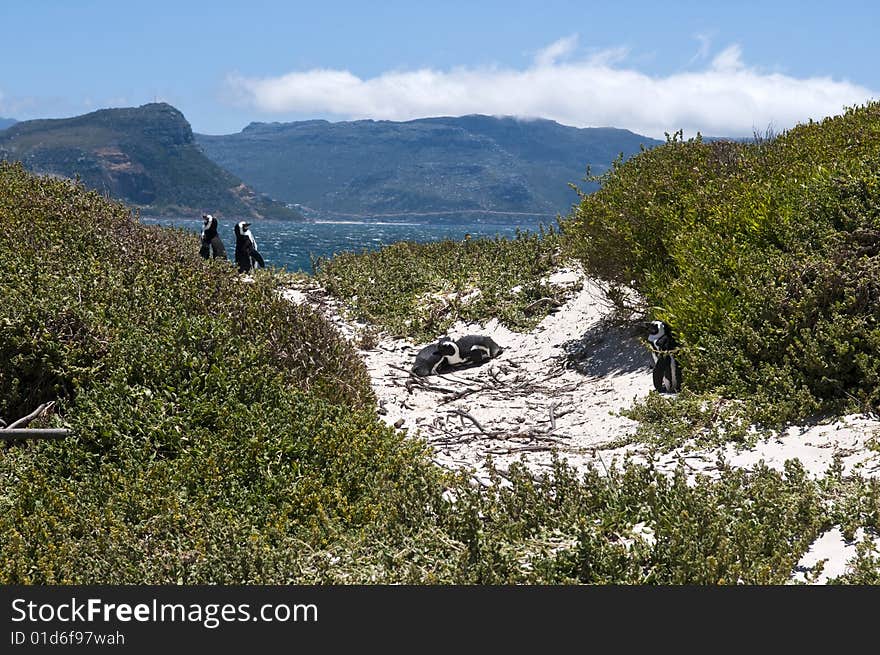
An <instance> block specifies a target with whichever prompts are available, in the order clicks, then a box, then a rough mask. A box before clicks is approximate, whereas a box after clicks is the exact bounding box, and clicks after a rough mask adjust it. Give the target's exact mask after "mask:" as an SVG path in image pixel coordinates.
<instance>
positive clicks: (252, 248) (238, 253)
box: [235, 221, 266, 273]
mask: <svg viewBox="0 0 880 655" xmlns="http://www.w3.org/2000/svg"><path fill="white" fill-rule="evenodd" d="M250 227H251V224H250V223H248V222H247V221H239V222H238V223H236V224H235V263H236V264H238V272H239V273H248V272H250V270H251V269H252V268H253V267H254V264H259V265H260V268H266V263H265V262H264V261H263V256H262V255H261V254H260V253H259V251H258V250H257V240H256V239H254V235H253V234H251V231H250Z"/></svg>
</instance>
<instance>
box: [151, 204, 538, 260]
mask: <svg viewBox="0 0 880 655" xmlns="http://www.w3.org/2000/svg"><path fill="white" fill-rule="evenodd" d="M141 222H142V223H144V224H147V225H164V226H168V227H177V228H183V229H186V230H191V231H192V232H195V233H200V232H201V231H202V219H201V217H195V218H190V217H187V218H141ZM219 223H220V226H219V234H220V238H221V239H222V240H223V245H224V246H225V247H226V254H227V255H228V257H229V259H230V260H231V259H233V257H234V254H235V233H234V232H233V227H234V225H235V223H236V221H235V220H228V221H224V220H221V221H219ZM542 224H543V225H544V227H545V228H547V227H549V226H551V225H552V226H553V227H555V226H556V220H555V219H553V218H550V217H546V218H541V219H539V218H537V217H534V218H533V217H526V218H525V219H524V218H523V217H522V216H504V215H493V216H492V217H491V218H482V217H480V218H479V219H478V220H470V221H448V220H446V221H433V222H432V221H430V220H427V219H426V220H400V221H398V220H391V221H389V220H379V219H377V220H370V219H364V220H357V221H349V220H315V221H310V222H294V221H270V220H257V221H253V222H252V223H251V232H252V233H253V235H254V238H255V239H256V240H257V247H258V248H259V250H260V254H261V255H263V259H264V260H265V261H266V266H274V267H276V268H284V269H286V270H288V271H291V272H294V271H303V272H306V273H313V272H314V271H313V270H312V263H311V262H312V260H311V258H313V257H314V258H318V257H331V256H333V255H334V254H337V253H341V252H362V251H364V250H376V249H378V248H381V247H382V246H385V245H388V244H390V243H394V242H395V241H418V242H426V241H440V240H442V239H463V238H464V236H465V234H470V235H471V237H472V238H477V237H495V236H506V237H512V236H514V235H515V234H516V231H517V229H519V230H521V231H530V232H536V231H538V229H539V226H540V225H542Z"/></svg>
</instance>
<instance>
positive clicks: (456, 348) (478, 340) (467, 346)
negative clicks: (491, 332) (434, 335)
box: [437, 334, 504, 366]
mask: <svg viewBox="0 0 880 655" xmlns="http://www.w3.org/2000/svg"><path fill="white" fill-rule="evenodd" d="M503 351H504V349H503V348H502V347H501V346H499V345H498V344H497V343H495V341H493V340H492V337H485V336H482V335H479V334H469V335H467V336H464V337H461V338H460V339H456V340H454V341H453V340H452V339H450V338H448V337H443V338H442V339H440V341H439V342H438V343H437V352H439V353H440V354H441V355H443V356H445V357H446V362H447V363H448V364H450V365H451V366H454V365H456V364H462V363H469V364H482V363H483V362H484V361H486V360H488V359H492V358H493V357H497V356H498V355H500V354H501V353H502V352H503Z"/></svg>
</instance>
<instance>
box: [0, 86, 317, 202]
mask: <svg viewBox="0 0 880 655" xmlns="http://www.w3.org/2000/svg"><path fill="white" fill-rule="evenodd" d="M0 159H8V160H11V161H21V162H22V163H23V164H24V165H25V166H26V167H27V168H28V169H29V170H31V171H33V172H36V173H42V174H49V175H55V176H62V177H68V178H75V177H79V179H81V180H82V182H83V183H84V184H86V185H87V186H88V187H90V188H92V189H95V190H97V191H99V192H101V193H105V194H108V195H109V196H111V197H113V198H115V199H118V200H122V201H124V202H126V203H129V204H131V205H134V206H137V207H140V208H141V209H142V213H144V214H145V215H169V216H181V215H187V214H199V213H201V212H205V211H207V212H211V213H214V214H217V215H220V216H242V217H249V218H264V217H265V218H289V219H297V218H301V216H300V215H299V214H298V213H297V212H295V211H293V210H291V209H289V208H288V207H286V206H285V205H284V204H283V203H279V202H275V201H273V200H271V199H270V198H268V197H266V196H263V195H259V194H257V193H256V192H254V190H253V189H251V188H250V187H248V186H247V185H246V184H244V183H242V181H241V180H239V179H238V178H236V177H235V176H234V175H232V174H230V173H229V172H227V171H225V170H223V169H222V168H220V167H219V166H218V165H217V164H215V163H213V162H212V161H210V160H209V159H208V158H206V157H205V156H204V154H202V152H201V151H200V150H199V148H198V146H197V145H196V143H195V141H194V139H193V134H192V129H191V128H190V125H189V123H188V122H187V121H186V119H185V118H184V117H183V115H182V114H181V113H180V112H179V111H177V110H176V109H175V108H174V107H171V106H170V105H167V104H165V103H153V104H148V105H143V106H141V107H137V108H126V109H102V110H100V111H96V112H93V113H90V114H85V115H83V116H77V117H75V118H65V119H52V120H34V121H24V122H21V123H16V124H14V125H12V126H10V127H9V128H7V129H6V130H3V131H2V132H0Z"/></svg>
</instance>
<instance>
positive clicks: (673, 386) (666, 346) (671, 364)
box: [648, 321, 681, 393]
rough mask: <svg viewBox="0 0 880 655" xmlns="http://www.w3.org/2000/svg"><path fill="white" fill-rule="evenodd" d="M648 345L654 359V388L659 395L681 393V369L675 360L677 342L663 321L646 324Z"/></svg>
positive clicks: (670, 329)
mask: <svg viewBox="0 0 880 655" xmlns="http://www.w3.org/2000/svg"><path fill="white" fill-rule="evenodd" d="M648 343H649V344H650V345H651V357H653V358H654V388H655V389H656V390H657V391H659V392H660V393H678V392H679V391H681V367H680V366H679V364H678V361H676V359H675V355H674V353H675V350H676V349H677V348H678V342H677V341H676V340H675V337H674V336H673V334H672V328H671V327H670V326H669V324H668V323H666V322H665V321H651V322H650V323H648Z"/></svg>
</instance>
